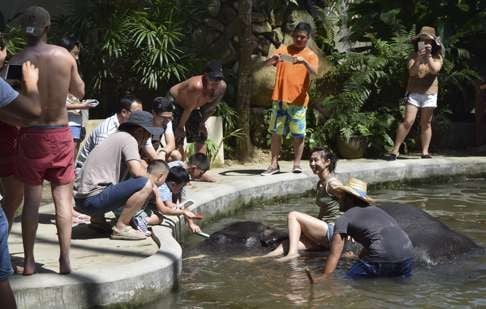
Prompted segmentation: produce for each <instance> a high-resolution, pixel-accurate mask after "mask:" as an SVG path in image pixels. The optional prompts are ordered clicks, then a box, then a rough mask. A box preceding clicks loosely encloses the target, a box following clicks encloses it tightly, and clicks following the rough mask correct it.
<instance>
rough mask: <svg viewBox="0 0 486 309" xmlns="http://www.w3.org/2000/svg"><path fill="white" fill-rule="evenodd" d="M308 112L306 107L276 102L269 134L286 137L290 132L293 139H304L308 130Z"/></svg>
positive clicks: (273, 107)
mask: <svg viewBox="0 0 486 309" xmlns="http://www.w3.org/2000/svg"><path fill="white" fill-rule="evenodd" d="M306 111H307V108H306V107H304V106H300V105H292V104H287V103H285V102H282V101H274V102H273V104H272V116H271V118H270V124H269V127H268V132H270V133H274V134H278V135H286V134H287V132H290V134H292V136H293V137H297V138H303V137H304V136H305V128H306V122H305V116H306Z"/></svg>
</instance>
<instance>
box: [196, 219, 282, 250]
mask: <svg viewBox="0 0 486 309" xmlns="http://www.w3.org/2000/svg"><path fill="white" fill-rule="evenodd" d="M287 238H288V234H287V233H285V232H282V231H278V230H275V229H272V228H270V227H268V226H266V225H265V224H262V223H260V222H254V221H241V222H234V223H231V224H229V225H227V226H225V227H224V228H223V229H222V230H219V231H217V232H215V233H213V234H211V236H210V237H209V238H208V239H206V240H205V241H204V242H203V244H202V247H203V248H205V249H208V250H211V251H218V250H224V251H225V253H233V254H237V253H240V252H241V251H248V250H265V249H268V250H273V249H274V248H275V247H277V246H278V245H279V244H280V243H281V242H282V241H284V240H285V239H287ZM229 251H231V252H229Z"/></svg>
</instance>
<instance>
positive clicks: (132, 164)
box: [127, 160, 147, 177]
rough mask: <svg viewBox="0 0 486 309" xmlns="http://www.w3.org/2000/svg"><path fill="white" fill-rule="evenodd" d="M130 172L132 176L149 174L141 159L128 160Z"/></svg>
mask: <svg viewBox="0 0 486 309" xmlns="http://www.w3.org/2000/svg"><path fill="white" fill-rule="evenodd" d="M127 167H128V172H129V173H130V175H131V176H132V177H142V176H145V177H146V176H147V170H146V169H145V168H144V167H143V165H142V163H141V162H140V161H139V160H128V161H127Z"/></svg>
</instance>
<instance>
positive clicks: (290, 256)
mask: <svg viewBox="0 0 486 309" xmlns="http://www.w3.org/2000/svg"><path fill="white" fill-rule="evenodd" d="M299 256H300V254H298V253H294V254H287V255H286V256H284V257H281V258H278V259H276V260H275V261H277V262H288V261H291V260H293V259H296V258H298V257H299Z"/></svg>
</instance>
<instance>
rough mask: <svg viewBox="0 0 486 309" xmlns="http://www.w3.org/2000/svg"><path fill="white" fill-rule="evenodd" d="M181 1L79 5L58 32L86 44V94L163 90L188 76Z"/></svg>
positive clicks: (88, 2)
mask: <svg viewBox="0 0 486 309" xmlns="http://www.w3.org/2000/svg"><path fill="white" fill-rule="evenodd" d="M178 4H179V1H168V0H149V1H144V2H139V1H128V0H123V1H96V0H92V1H76V2H74V3H73V7H72V10H71V11H72V13H71V14H70V15H68V16H66V17H64V18H60V19H59V20H58V25H59V26H58V27H59V28H62V29H64V31H65V32H67V33H74V34H77V35H78V36H79V37H80V40H81V42H82V43H83V51H82V54H81V61H82V69H83V72H84V73H85V76H86V78H85V79H86V80H87V81H88V83H89V85H88V87H87V89H92V90H94V91H101V90H103V89H107V88H109V89H110V90H111V91H112V92H113V90H115V92H117V93H118V94H120V93H124V92H125V91H127V90H132V91H134V90H137V89H140V88H142V89H143V88H145V89H153V90H158V89H164V88H166V87H167V86H166V85H167V83H168V82H169V81H171V80H180V79H182V78H183V77H184V76H185V74H186V72H187V66H186V65H185V55H184V51H183V50H182V49H181V48H180V46H181V45H182V42H183V40H184V37H185V34H184V21H185V20H187V19H188V18H189V16H186V15H185V14H186V13H185V12H181V10H180V9H181V8H180V7H178Z"/></svg>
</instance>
